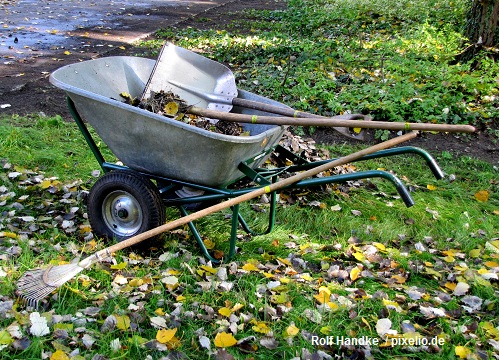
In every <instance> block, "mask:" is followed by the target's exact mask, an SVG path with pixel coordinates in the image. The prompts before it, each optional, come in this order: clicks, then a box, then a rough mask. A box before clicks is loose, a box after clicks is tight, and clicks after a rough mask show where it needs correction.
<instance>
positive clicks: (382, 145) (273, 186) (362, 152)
mask: <svg viewBox="0 0 499 360" xmlns="http://www.w3.org/2000/svg"><path fill="white" fill-rule="evenodd" d="M416 135H417V132H414V131H412V132H409V133H407V134H404V135H401V136H398V137H396V138H393V139H391V140H387V141H384V142H382V143H379V144H376V145H374V146H371V147H368V148H366V149H363V150H360V151H357V152H354V153H352V154H350V155H347V156H344V157H341V158H339V159H336V160H333V161H331V162H328V163H325V164H323V165H320V166H317V167H315V168H313V169H310V170H307V171H304V172H301V173H298V174H296V175H293V176H291V177H289V178H286V179H283V180H280V181H278V182H275V183H273V184H270V185H268V186H265V187H261V188H258V189H256V190H253V191H251V192H249V193H246V194H243V195H240V196H237V197H235V198H232V199H229V200H227V201H224V202H221V203H218V204H216V205H213V206H210V207H208V208H206V209H203V210H200V211H197V212H195V213H192V214H189V215H187V216H184V217H181V218H179V219H177V220H174V221H170V222H168V223H166V224H164V225H161V226H158V227H156V228H154V229H151V230H148V231H146V232H143V233H141V234H139V235H136V236H133V237H131V238H129V239H127V240H124V241H121V242H119V243H117V244H114V245H111V246H109V247H107V248H105V249H102V250H100V251H98V252H97V253H95V254H94V255H91V256H90V257H88V258H87V259H84V260H83V261H82V266H83V267H86V266H87V263H90V261H93V260H94V259H98V258H99V257H105V256H107V255H108V254H110V253H113V252H116V251H118V250H122V249H124V248H127V247H130V246H132V245H135V244H138V243H140V242H142V241H144V240H147V239H149V238H151V237H153V236H156V235H159V234H161V233H163V232H166V231H169V230H173V229H175V228H177V227H179V226H182V225H185V224H187V223H189V222H191V221H194V220H197V219H200V218H202V217H204V216H206V215H209V214H212V213H215V212H217V211H220V210H223V209H227V208H229V207H231V206H234V205H237V204H240V203H242V202H244V201H248V200H251V199H254V198H256V197H258V196H261V195H263V194H266V193H270V192H273V191H276V190H279V189H282V188H285V187H286V186H289V185H292V184H294V183H296V182H298V181H300V180H303V179H306V178H309V177H311V176H314V175H317V174H319V173H321V172H323V171H326V170H329V169H332V168H334V167H336V166H340V165H344V164H347V163H349V162H352V161H355V160H358V159H360V158H361V157H363V156H366V155H369V154H372V153H374V152H376V151H379V150H383V149H387V148H389V147H392V146H395V145H398V144H400V143H402V142H405V141H408V140H410V139H413V138H415V137H416ZM90 258H91V259H90Z"/></svg>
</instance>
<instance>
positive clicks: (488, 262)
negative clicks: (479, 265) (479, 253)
mask: <svg viewBox="0 0 499 360" xmlns="http://www.w3.org/2000/svg"><path fill="white" fill-rule="evenodd" d="M483 264H484V265H485V266H487V267H490V268H493V267H498V266H499V264H498V263H496V262H495V261H486V262H484V263H483Z"/></svg>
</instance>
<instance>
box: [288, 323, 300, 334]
mask: <svg viewBox="0 0 499 360" xmlns="http://www.w3.org/2000/svg"><path fill="white" fill-rule="evenodd" d="M299 332H300V329H298V328H297V327H296V326H295V324H294V323H291V325H289V326H288V327H287V328H286V335H287V336H290V337H293V336H296V335H297V334H298V333H299Z"/></svg>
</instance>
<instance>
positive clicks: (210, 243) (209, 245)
mask: <svg viewBox="0 0 499 360" xmlns="http://www.w3.org/2000/svg"><path fill="white" fill-rule="evenodd" d="M203 243H204V246H206V248H207V249H208V250H212V249H213V248H214V247H215V245H216V244H215V242H214V241H211V240H210V239H204V240H203Z"/></svg>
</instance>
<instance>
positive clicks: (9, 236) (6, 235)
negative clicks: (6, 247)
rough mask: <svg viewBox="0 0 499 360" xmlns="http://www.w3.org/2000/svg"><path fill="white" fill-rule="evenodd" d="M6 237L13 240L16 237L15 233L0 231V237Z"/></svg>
mask: <svg viewBox="0 0 499 360" xmlns="http://www.w3.org/2000/svg"><path fill="white" fill-rule="evenodd" d="M4 236H5V237H8V238H11V239H15V238H16V237H17V234H16V233H13V232H10V231H5V232H4V231H0V237H4Z"/></svg>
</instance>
